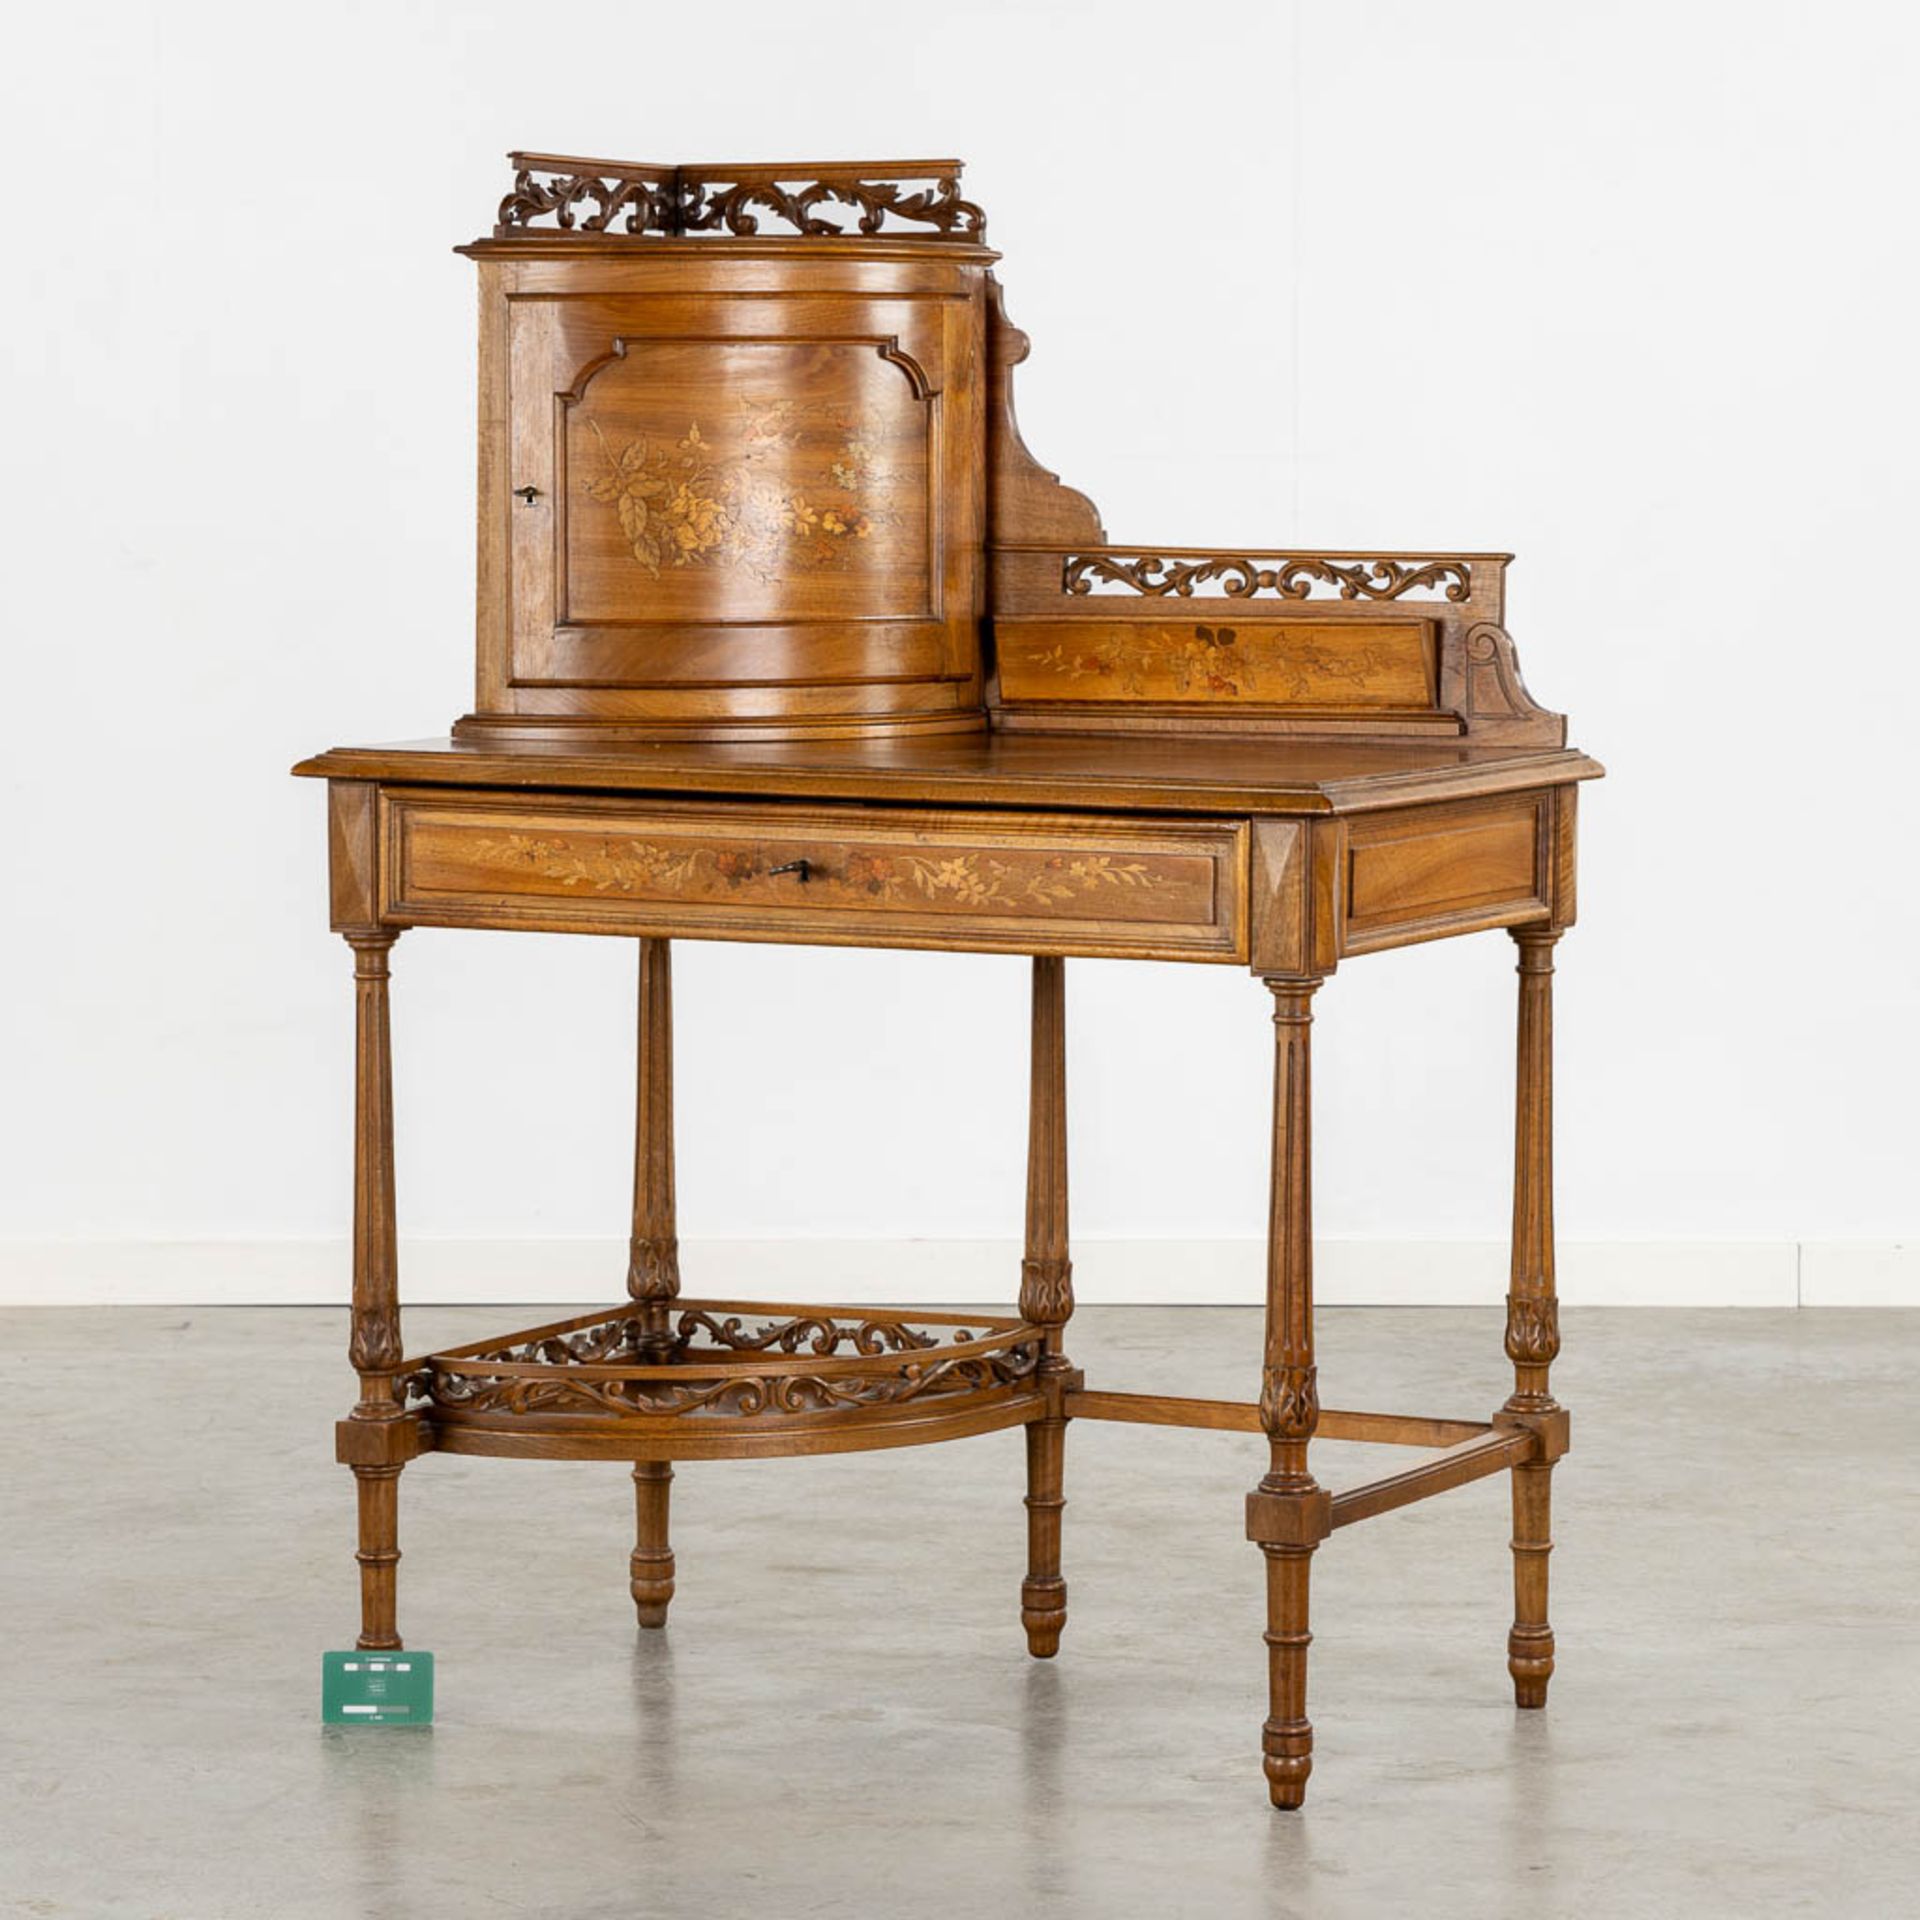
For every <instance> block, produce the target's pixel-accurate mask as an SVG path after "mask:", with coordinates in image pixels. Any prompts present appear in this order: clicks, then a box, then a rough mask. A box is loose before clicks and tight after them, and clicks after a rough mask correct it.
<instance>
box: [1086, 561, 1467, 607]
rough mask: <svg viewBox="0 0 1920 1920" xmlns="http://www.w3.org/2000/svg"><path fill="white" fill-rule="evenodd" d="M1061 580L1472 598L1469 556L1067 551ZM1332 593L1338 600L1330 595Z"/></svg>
mask: <svg viewBox="0 0 1920 1920" xmlns="http://www.w3.org/2000/svg"><path fill="white" fill-rule="evenodd" d="M1061 584H1062V585H1063V587H1064V588H1065V590H1066V591H1067V592H1068V593H1074V594H1089V593H1092V592H1093V591H1094V589H1095V586H1096V584H1104V585H1107V586H1113V587H1118V588H1121V589H1123V590H1130V591H1132V592H1134V593H1143V594H1147V595H1149V596H1150V597H1154V598H1157V597H1159V596H1160V595H1162V594H1169V593H1172V594H1179V595H1181V596H1182V597H1183V598H1184V597H1187V596H1189V595H1191V594H1192V592H1193V590H1194V589H1195V588H1196V587H1204V586H1207V585H1209V584H1212V585H1214V586H1215V588H1216V590H1217V591H1218V592H1220V593H1223V594H1225V595H1227V596H1228V597H1229V598H1230V599H1235V600H1247V599H1251V598H1252V597H1253V596H1254V595H1255V594H1258V593H1275V594H1278V595H1280V596H1281V598H1283V599H1286V600H1311V599H1313V598H1314V597H1315V590H1316V589H1317V588H1320V587H1326V588H1329V589H1332V590H1333V593H1337V595H1338V597H1339V598H1340V599H1342V600H1399V599H1402V598H1405V597H1407V596H1409V595H1414V594H1421V595H1431V596H1434V597H1436V598H1441V597H1443V598H1445V599H1447V600H1449V601H1452V602H1454V603H1456V604H1457V603H1459V602H1461V601H1464V600H1468V599H1470V598H1471V597H1472V595H1473V570H1472V568H1471V567H1470V566H1469V565H1468V564H1467V562H1466V561H1464V560H1428V561H1420V562H1415V561H1409V560H1340V559H1335V558H1330V557H1325V556H1321V555H1297V556H1293V557H1286V556H1277V557H1275V559H1274V561H1273V563H1272V564H1271V565H1263V564H1262V563H1261V561H1260V560H1259V559H1257V558H1255V557H1253V556H1250V555H1245V554H1224V553H1222V554H1210V555H1208V556H1207V557H1205V558H1204V559H1198V560H1165V559H1162V558H1161V557H1160V556H1159V555H1158V554H1151V553H1143V554H1135V555H1132V556H1128V555H1124V554H1107V553H1076V554H1070V555H1068V557H1067V559H1066V562H1065V566H1064V569H1063V572H1062V581H1061ZM1325 597H1328V598H1331V597H1333V594H1332V593H1330V594H1328V595H1327V596H1325Z"/></svg>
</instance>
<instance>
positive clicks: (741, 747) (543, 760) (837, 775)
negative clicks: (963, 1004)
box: [295, 733, 1601, 813]
mask: <svg viewBox="0 0 1920 1920" xmlns="http://www.w3.org/2000/svg"><path fill="white" fill-rule="evenodd" d="M295 771H296V772H299V773H305V774H317V775H325V776H328V777H330V778H333V779H336V780H355V779H359V780H381V781H398V782H408V783H421V784H426V785H434V786H439V785H457V786H472V787H505V788H516V787H517V788H526V787H541V788H575V789H589V790H597V791H615V792H635V793H687V794H742V795H757V796H763V797H790V798H795V799H822V800H825V799H839V800H876V801H897V802H908V803H911V802H920V803H923V804H924V803H936V804H940V805H950V806H1002V807H1004V806H1015V807H1046V808H1075V807H1089V806H1091V807H1101V808H1106V809H1120V810H1123V811H1125V810H1141V811H1167V810H1172V811H1175V812H1194V813H1347V812H1362V811H1366V810H1368V809H1371V808H1375V807H1385V806H1395V805H1402V804H1405V803H1407V802H1409V801H1412V800H1421V799H1440V798H1448V799H1452V798H1459V799H1465V798H1470V797H1472V796H1474V795H1477V794H1484V793H1502V792H1510V791H1512V790H1514V789H1516V788H1521V787H1542V786H1558V785H1563V784H1566V783H1567V782H1570V781H1576V780H1588V779H1592V778H1594V777H1595V776H1596V775H1598V774H1599V772H1600V771H1601V769H1600V767H1599V765H1598V763H1597V762H1595V761H1593V760H1591V759H1589V758H1588V757H1587V756H1586V755H1585V754H1583V753H1580V752H1577V751H1575V750H1572V749H1568V748H1548V749H1542V748H1539V747H1500V746H1485V745H1477V744H1474V743H1472V742H1470V741H1467V740H1459V741H1444V742H1436V741H1431V740H1417V741H1416V740H1406V741H1391V742H1371V741H1348V740H1285V739H1271V738H1266V739H1255V738H1236V737H1233V736H1230V735H1226V736H1211V737H1200V738H1192V737H1188V738H1182V737H1179V736H1173V735H1147V736H1141V735H1132V736H1113V735H1088V736H1084V737H1081V736H1076V735H1071V734H1049V735H1031V734H1000V733H972V734H950V735H934V736H925V737H919V738H913V737H908V738H902V739H893V740H789V741H778V742H774V741H769V742H767V743H765V744H759V743H749V744H737V743H727V742H710V741H685V742H678V741H663V742H658V743H654V742H645V743H631V744H623V745H621V746H618V747H614V746H601V745H585V744H582V745H573V744H570V743H566V742H549V741H533V740H529V741H525V742H515V743H513V744H511V745H507V746H502V745H495V744H483V743H475V742H467V741H456V740H447V739H439V740H415V741H404V742H399V743H396V744H393V745H389V746H370V747H337V748H335V749H334V750H333V751H332V752H330V753H325V754H321V755H318V756H317V757H316V758H314V759H311V760H306V761H302V762H301V763H300V765H299V766H298V767H297V768H296V769H295Z"/></svg>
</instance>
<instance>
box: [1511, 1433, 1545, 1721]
mask: <svg viewBox="0 0 1920 1920" xmlns="http://www.w3.org/2000/svg"><path fill="white" fill-rule="evenodd" d="M1552 1475H1553V1468H1552V1467H1551V1466H1541V1465H1534V1466H1525V1467H1515V1468H1514V1470H1513V1631H1512V1632H1511V1633H1509V1634H1508V1635H1507V1671H1508V1672H1509V1673H1510V1674H1512V1676H1513V1703H1514V1705H1515V1706H1517V1707H1544V1706H1545V1705H1546V1704H1547V1682H1548V1681H1549V1680H1551V1679H1552V1678H1553V1628H1552V1627H1551V1626H1550V1625H1549V1624H1548V1621H1547V1556H1548V1554H1550V1553H1551V1552H1552V1551H1553V1541H1552V1539H1551V1538H1550V1537H1549V1530H1550V1525H1551V1511H1550V1505H1549V1501H1550V1491H1549V1490H1550V1489H1551V1487H1552V1485H1553V1479H1552Z"/></svg>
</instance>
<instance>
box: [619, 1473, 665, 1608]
mask: <svg viewBox="0 0 1920 1920" xmlns="http://www.w3.org/2000/svg"><path fill="white" fill-rule="evenodd" d="M672 1485H673V1466H672V1463H671V1462H669V1461H666V1460H640V1461H636V1462H635V1463H634V1469H633V1505H634V1538H635V1546H634V1549H633V1557H632V1560H631V1561H630V1562H629V1567H630V1570H631V1579H630V1582H629V1587H630V1591H631V1592H632V1594H633V1606H634V1611H635V1612H636V1613H637V1614H638V1615H639V1616H640V1624H641V1625H642V1626H643V1627H664V1626H665V1625H666V1624H667V1607H668V1605H669V1603H670V1602H671V1601H672V1599H673V1548H672V1547H671V1546H670V1545H669V1544H668V1536H667V1502H668V1498H669V1490H670V1489H671V1487H672Z"/></svg>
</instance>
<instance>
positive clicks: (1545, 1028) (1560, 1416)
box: [1497, 928, 1567, 1707]
mask: <svg viewBox="0 0 1920 1920" xmlns="http://www.w3.org/2000/svg"><path fill="white" fill-rule="evenodd" d="M1559 937H1560V935H1559V933H1558V932H1557V931H1553V930H1547V929H1533V928H1516V929H1515V930H1514V933H1513V938H1514V941H1515V943H1516V944H1517V945H1518V947H1519V949H1520V958H1519V974H1520V1022H1519V1045H1518V1075H1517V1087H1516V1100H1515V1109H1514V1116H1515V1117H1514V1159H1513V1268H1512V1279H1511V1283H1510V1286H1509V1289H1508V1293H1507V1342H1506V1345H1507V1357H1508V1358H1509V1359H1510V1360H1511V1361H1512V1362H1513V1392H1512V1394H1511V1395H1510V1396H1509V1397H1508V1399H1507V1403H1506V1405H1505V1406H1504V1407H1503V1408H1502V1409H1501V1411H1500V1414H1499V1415H1498V1416H1497V1418H1498V1419H1499V1420H1500V1421H1501V1422H1502V1423H1503V1424H1507V1425H1513V1426H1526V1427H1530V1428H1532V1429H1533V1431H1534V1432H1535V1433H1536V1434H1538V1435H1539V1437H1540V1441H1541V1452H1540V1456H1539V1457H1537V1458H1536V1459H1534V1460H1532V1461H1529V1462H1526V1463H1525V1464H1522V1465H1520V1466H1516V1467H1515V1468H1514V1469H1513V1630H1512V1632H1511V1633H1510V1634H1509V1635H1508V1636H1507V1671H1508V1672H1509V1673H1510V1674H1511V1675H1512V1676H1513V1697H1514V1703H1515V1705H1517V1706H1521V1707H1544V1706H1545V1705H1546V1704H1547V1683H1548V1681H1550V1680H1551V1679H1552V1678H1553V1628H1552V1626H1551V1625H1550V1624H1549V1623H1548V1619H1547V1556H1548V1555H1549V1554H1550V1553H1551V1552H1552V1551H1553V1539H1552V1533H1551V1525H1552V1489H1553V1463H1554V1461H1555V1460H1556V1459H1557V1458H1558V1457H1559V1455H1560V1453H1561V1452H1562V1451H1564V1449H1565V1446H1566V1431H1567V1423H1566V1415H1565V1412H1564V1410H1563V1409H1562V1408H1560V1407H1559V1406H1558V1405H1557V1404H1556V1403H1555V1401H1554V1398H1553V1394H1552V1392H1551V1390H1550V1388H1549V1386H1548V1370H1549V1368H1550V1367H1551V1366H1552V1364H1553V1361H1554V1357H1555V1355H1556V1354H1558V1352H1559V1351H1560V1322H1559V1309H1558V1303H1557V1301H1556V1299H1555V1296H1554V1274H1553V949H1554V943H1555V941H1557V940H1558V939H1559Z"/></svg>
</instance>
